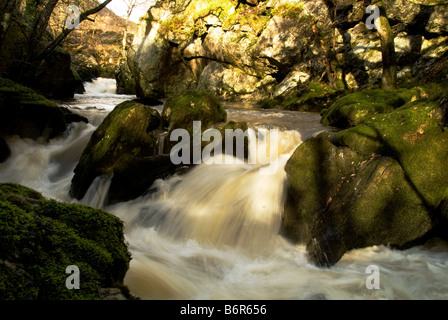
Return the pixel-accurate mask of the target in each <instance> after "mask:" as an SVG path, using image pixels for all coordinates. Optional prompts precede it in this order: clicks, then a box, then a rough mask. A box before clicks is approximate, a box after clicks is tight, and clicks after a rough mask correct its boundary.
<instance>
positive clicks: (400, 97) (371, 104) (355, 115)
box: [322, 84, 448, 129]
mask: <svg viewBox="0 0 448 320" xmlns="http://www.w3.org/2000/svg"><path fill="white" fill-rule="evenodd" d="M447 88H448V86H447V84H430V85H415V86H410V87H409V88H400V89H396V90H391V91H385V90H382V89H370V90H364V91H357V92H353V93H350V94H347V95H344V96H342V97H341V98H339V99H337V100H336V101H335V102H334V103H333V104H332V105H331V106H330V107H329V108H328V109H327V110H325V111H324V112H323V113H322V124H323V125H331V126H335V127H338V128H343V129H346V128H350V127H354V126H357V125H358V124H360V123H361V122H362V121H363V120H364V119H367V118H368V117H374V116H375V115H376V114H380V113H388V112H392V111H393V110H395V109H396V108H398V107H401V106H403V105H404V104H406V103H408V102H412V101H415V100H419V99H422V98H427V97H431V96H434V95H436V94H438V93H440V92H442V91H444V90H446V89H447Z"/></svg>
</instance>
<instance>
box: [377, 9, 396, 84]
mask: <svg viewBox="0 0 448 320" xmlns="http://www.w3.org/2000/svg"><path fill="white" fill-rule="evenodd" d="M374 5H376V6H377V7H378V8H379V9H380V14H381V15H380V17H379V18H378V19H377V21H376V22H375V25H376V27H377V30H378V35H379V36H380V40H381V55H382V61H383V74H382V77H381V85H382V88H383V89H384V90H394V89H396V87H397V63H396V57H395V44H394V38H395V36H394V33H393V31H392V29H391V27H390V25H389V21H388V20H387V16H386V11H385V10H384V6H383V2H382V1H378V2H375V3H374Z"/></svg>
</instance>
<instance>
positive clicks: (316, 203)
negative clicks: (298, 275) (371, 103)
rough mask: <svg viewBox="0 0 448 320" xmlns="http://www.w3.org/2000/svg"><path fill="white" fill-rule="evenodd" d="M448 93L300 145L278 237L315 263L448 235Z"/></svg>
mask: <svg viewBox="0 0 448 320" xmlns="http://www.w3.org/2000/svg"><path fill="white" fill-rule="evenodd" d="M447 104H448V96H447V93H446V92H444V93H441V94H439V95H435V96H433V97H427V98H421V99H418V100H416V101H413V102H408V103H406V104H404V105H403V106H401V107H397V108H394V109H393V111H392V112H389V113H378V114H376V115H374V116H370V117H366V118H364V120H363V121H362V122H361V123H360V124H358V125H357V126H355V127H353V128H349V129H347V130H343V131H340V132H338V133H334V134H328V133H323V134H321V135H319V136H318V137H316V138H311V139H309V140H307V141H305V142H304V143H303V144H302V145H301V146H299V147H298V148H297V150H296V151H295V152H294V154H293V156H292V157H291V159H290V160H289V161H288V163H287V165H286V172H287V186H288V191H287V200H286V204H285V213H284V217H283V228H282V229H283V233H284V234H285V235H286V236H287V237H289V238H291V239H293V240H295V241H302V242H304V243H307V249H308V253H309V254H310V257H311V259H312V261H313V262H315V263H316V264H318V265H332V264H334V263H336V262H337V261H338V260H339V259H340V258H341V257H342V255H343V254H344V253H345V252H346V251H348V250H351V249H354V248H361V247H366V246H371V245H380V244H385V245H386V244H389V245H392V246H396V247H400V248H404V247H407V246H410V245H413V244H416V243H421V242H422V241H423V240H424V239H426V237H427V236H428V235H433V234H435V233H437V234H438V235H439V236H441V237H442V238H446V235H447V234H448V233H447V232H446V231H447V230H446V226H445V227H443V226H442V225H441V224H440V223H439V221H444V219H443V217H441V212H442V211H441V209H440V208H441V206H442V204H443V203H444V201H445V199H447V197H448V164H447V162H446V157H447V155H448V144H447V143H446V141H448V129H447V127H446V124H447V121H446V119H447Z"/></svg>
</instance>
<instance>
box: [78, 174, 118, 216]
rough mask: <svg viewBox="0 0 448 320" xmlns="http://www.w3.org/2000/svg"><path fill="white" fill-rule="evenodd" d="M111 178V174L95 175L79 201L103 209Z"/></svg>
mask: <svg viewBox="0 0 448 320" xmlns="http://www.w3.org/2000/svg"><path fill="white" fill-rule="evenodd" d="M112 178H113V175H112V176H100V177H96V178H95V179H94V180H93V182H92V184H91V185H90V187H89V189H87V192H86V194H85V196H84V197H83V198H82V199H81V200H80V201H79V203H81V204H85V205H88V206H91V207H95V208H99V209H103V208H104V203H105V201H106V199H107V194H108V192H109V188H110V183H111V182H112Z"/></svg>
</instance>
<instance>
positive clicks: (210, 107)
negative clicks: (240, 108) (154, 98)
mask: <svg viewBox="0 0 448 320" xmlns="http://www.w3.org/2000/svg"><path fill="white" fill-rule="evenodd" d="M162 118H163V121H164V123H165V125H166V126H167V127H168V131H169V132H171V131H172V130H174V129H178V128H182V129H186V130H187V131H188V132H193V121H201V126H202V129H203V130H205V129H207V128H209V127H210V126H211V125H213V124H219V123H222V122H225V121H226V119H227V112H226V111H225V110H224V108H223V106H222V105H221V102H220V101H219V99H218V98H216V97H215V96H214V95H213V94H211V93H208V92H204V91H185V92H182V93H180V94H177V95H174V96H172V97H170V98H168V99H167V101H166V102H165V105H164V107H163V112H162Z"/></svg>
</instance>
